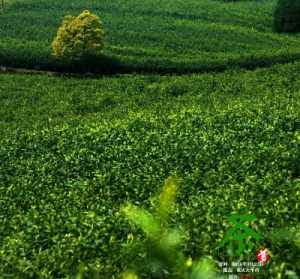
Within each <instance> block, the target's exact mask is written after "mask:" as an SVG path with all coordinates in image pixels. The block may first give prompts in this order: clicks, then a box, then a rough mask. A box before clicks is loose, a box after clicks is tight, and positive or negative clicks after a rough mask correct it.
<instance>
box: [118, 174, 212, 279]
mask: <svg viewBox="0 0 300 279" xmlns="http://www.w3.org/2000/svg"><path fill="white" fill-rule="evenodd" d="M176 189H177V185H176V179H174V177H169V178H168V179H166V181H165V185H164V187H163V190H162V192H161V194H160V196H159V198H158V201H159V202H158V204H157V205H156V207H155V209H156V210H155V212H154V213H153V214H151V213H149V212H147V211H146V210H144V209H141V208H138V207H136V206H133V205H131V204H128V205H126V206H125V207H124V208H123V209H122V211H123V212H124V213H125V215H126V217H127V218H128V219H129V220H130V221H131V222H132V223H134V224H135V225H137V226H138V227H140V228H141V229H142V230H143V232H144V233H145V234H146V239H145V240H144V241H143V243H142V245H141V246H140V247H141V250H140V251H138V255H140V254H144V255H145V256H144V257H143V259H142V262H141V261H140V260H137V257H138V255H132V259H133V268H134V269H135V270H136V271H137V274H140V275H141V276H142V275H143V274H148V276H151V278H173V279H175V278H176V279H215V278H216V273H215V267H214V264H213V262H212V261H211V260H209V259H203V260H201V261H199V262H193V260H192V259H191V258H186V257H185V256H184V254H183V252H182V249H181V246H182V244H183V240H184V233H183V231H182V230H180V229H178V228H173V227H172V226H170V224H169V222H168V216H169V215H170V214H171V213H172V210H173V209H174V206H175V196H176ZM177 226H178V224H177ZM127 249H128V248H127ZM129 249H130V248H129ZM129 254H131V253H130V252H129ZM128 274H129V275H128ZM133 274H135V273H130V272H129V273H128V272H126V273H125V278H126V279H127V278H128V279H129V278H134V276H137V275H133Z"/></svg>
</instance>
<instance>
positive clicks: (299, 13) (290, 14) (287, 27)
mask: <svg viewBox="0 0 300 279" xmlns="http://www.w3.org/2000/svg"><path fill="white" fill-rule="evenodd" d="M274 29H275V31H277V32H291V33H296V32H300V0H278V3H277V6H276V9H275V12H274Z"/></svg>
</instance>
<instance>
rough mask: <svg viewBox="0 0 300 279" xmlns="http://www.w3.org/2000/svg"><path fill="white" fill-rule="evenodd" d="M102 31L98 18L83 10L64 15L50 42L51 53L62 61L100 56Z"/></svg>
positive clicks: (85, 59) (90, 58)
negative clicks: (78, 13) (78, 12)
mask: <svg viewBox="0 0 300 279" xmlns="http://www.w3.org/2000/svg"><path fill="white" fill-rule="evenodd" d="M103 38H104V31H103V29H102V24H101V21H100V19H99V18H98V17H97V16H96V15H94V14H92V13H91V12H89V11H87V10H85V11H83V12H82V13H81V14H80V15H79V16H77V17H75V16H66V17H65V19H64V21H63V23H62V25H61V27H60V28H59V29H58V32H57V35H56V37H55V39H54V41H53V43H52V49H53V55H54V57H55V58H57V59H59V60H63V61H64V62H87V61H89V60H90V61H91V60H92V59H95V58H98V57H100V56H101V52H102V49H103V46H104V43H103Z"/></svg>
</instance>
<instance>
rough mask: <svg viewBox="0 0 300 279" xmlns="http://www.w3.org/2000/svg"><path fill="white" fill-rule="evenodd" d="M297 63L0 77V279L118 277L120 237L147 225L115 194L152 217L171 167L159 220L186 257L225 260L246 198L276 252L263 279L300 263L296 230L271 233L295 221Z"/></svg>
mask: <svg viewBox="0 0 300 279" xmlns="http://www.w3.org/2000/svg"><path fill="white" fill-rule="evenodd" d="M97 2H99V1H97ZM63 3H65V2H63ZM168 3H170V2H169V1H168ZM299 72H300V63H294V64H288V65H277V66H274V67H271V68H266V69H259V70H255V71H240V70H236V71H229V72H224V73H219V74H217V73H209V74H203V75H182V76H174V75H173V76H157V75H124V76H118V77H101V78H98V79H95V78H74V77H73V78H68V77H63V78H62V77H60V78H58V77H51V76H43V75H14V74H5V75H0V98H1V108H0V131H1V133H0V134H1V137H0V181H1V183H0V197H1V198H0V204H1V206H0V217H1V219H0V220H1V226H0V274H1V275H0V277H1V276H2V277H3V278H9V277H12V278H22V279H23V278H72V275H73V274H77V272H79V271H80V270H83V272H84V275H83V276H82V278H91V279H94V278H97V279H98V278H105V279H106V278H113V276H116V275H120V274H121V272H122V271H124V270H126V267H130V263H132V262H133V258H132V254H127V255H126V253H125V252H126V249H124V250H123V248H124V243H126V242H128V243H133V245H135V246H136V251H137V253H138V251H143V249H144V246H143V245H141V246H139V245H138V244H139V243H142V244H143V241H145V240H146V239H147V238H148V234H147V233H145V232H143V231H142V230H141V229H140V226H136V225H131V224H130V223H129V222H128V220H126V219H125V218H124V216H123V215H121V214H120V206H119V205H122V204H124V203H125V202H126V201H128V202H129V203H130V204H132V205H134V206H136V207H135V208H137V209H138V210H139V209H141V208H144V209H147V210H145V211H147V212H148V213H149V214H151V215H152V218H151V217H150V218H149V220H153V219H154V220H157V218H156V214H157V211H158V208H159V203H154V202H152V197H156V199H155V201H158V200H160V199H161V198H160V197H157V193H158V191H159V189H160V185H162V184H163V180H164V178H166V177H168V176H170V175H172V174H176V175H178V177H180V178H181V179H182V181H181V182H180V191H176V204H175V203H174V202H171V205H172V207H173V209H172V211H171V212H168V214H166V216H167V217H166V220H167V222H166V225H165V228H168V229H170V232H171V229H172V228H174V229H175V231H176V230H179V232H186V233H188V235H187V234H185V233H183V234H182V233H181V234H180V233H179V234H171V236H172V237H170V238H167V240H168V241H166V242H168V243H169V242H171V243H179V248H178V250H179V251H182V253H183V254H184V255H185V256H186V257H189V260H188V262H187V263H186V264H187V265H188V266H190V265H191V263H193V262H194V261H193V260H191V259H199V258H201V257H202V256H203V255H210V256H212V257H213V259H214V260H219V261H224V260H228V258H226V257H227V254H225V253H224V254H225V255H220V253H219V250H218V248H219V243H220V241H221V240H222V239H223V238H224V235H225V233H226V231H227V230H228V229H229V228H230V227H229V224H228V222H227V217H228V216H229V215H230V214H232V213H233V212H237V211H238V210H246V211H247V212H249V213H253V214H254V215H255V216H256V217H257V222H256V223H255V227H252V228H253V229H254V230H255V231H256V232H258V233H260V234H261V235H262V237H263V238H264V241H265V243H262V245H265V246H266V248H268V249H269V250H270V251H271V253H272V255H273V256H272V260H271V263H270V272H269V273H268V274H266V276H265V277H264V278H263V279H270V278H280V276H281V278H285V272H286V271H289V273H290V274H292V272H294V273H296V274H300V259H299V254H300V250H299V249H300V248H299V245H298V243H299V241H298V240H297V239H299V237H297V238H295V240H293V241H286V240H284V239H282V240H280V239H274V240H273V238H271V236H270V233H271V232H272V231H276V230H277V229H278V228H286V227H288V228H295V229H296V228H298V230H299V208H300V168H299V160H300V121H299V119H300V79H299ZM174 81H178V83H180V84H182V86H183V87H185V86H186V87H187V88H188V91H186V92H185V93H184V94H182V95H180V96H176V97H175V96H173V97H171V95H170V94H169V93H168V92H166V91H165V90H164V88H166V85H167V84H172V82H174ZM156 89H157V90H156ZM160 89H162V90H160ZM172 188H173V187H171V189H172ZM166 192H168V191H166ZM171 192H172V191H171ZM161 196H162V197H163V196H164V195H161ZM172 197H173V195H172ZM161 200H167V201H172V200H173V198H171V199H169V198H168V199H165V198H163V199H161ZM155 205H156V206H155ZM148 209H149V210H148ZM145 211H144V212H145ZM146 216H148V217H149V216H150V215H146ZM179 225H180V227H178V226H179ZM181 227H182V228H185V230H182V229H180V228H181ZM295 229H294V230H292V231H291V233H293V234H294V231H295ZM181 235H183V236H184V239H182V238H180V237H178V236H181ZM178 241H179V242H178ZM176 251H177V250H176ZM123 253H125V255H124V254H123ZM143 256H144V254H143V253H141V254H140V255H139V258H140V259H141V260H142V259H143ZM253 257H255V255H253ZM185 259H186V258H185ZM244 260H248V259H247V258H244ZM249 260H251V261H252V260H255V258H254V259H253V258H251V259H249ZM94 274H95V275H97V274H99V276H98V277H96V276H95V277H93V275H94ZM150 274H151V273H150ZM147 275H148V274H145V275H143V276H140V277H141V279H142V278H143V279H144V278H145V279H149V278H150V276H147ZM259 279H261V278H259Z"/></svg>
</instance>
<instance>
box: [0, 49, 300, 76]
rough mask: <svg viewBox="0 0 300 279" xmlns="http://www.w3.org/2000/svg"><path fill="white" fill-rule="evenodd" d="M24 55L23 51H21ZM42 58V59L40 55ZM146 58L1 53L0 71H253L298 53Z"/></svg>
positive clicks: (89, 73) (94, 73) (291, 59)
mask: <svg viewBox="0 0 300 279" xmlns="http://www.w3.org/2000/svg"><path fill="white" fill-rule="evenodd" d="M23 54H24V53H23ZM42 57H43V58H42ZM161 60H162V58H160V60H159V61H158V60H157V59H154V58H151V57H148V58H145V59H143V61H141V62H136V61H122V60H119V59H118V58H116V57H113V56H108V55H103V56H102V57H100V58H98V59H89V60H86V61H85V62H83V63H79V62H78V63H73V64H63V63H59V62H58V61H55V60H54V59H53V58H51V57H50V56H48V57H47V56H46V57H45V56H43V54H42V55H41V60H38V59H34V60H30V59H28V56H26V55H18V56H17V57H13V56H10V55H4V54H2V53H1V52H0V73H1V72H2V73H25V74H26V73H27V74H50V75H76V77H82V78H85V77H89V78H90V77H93V76H95V77H99V75H118V74H158V75H172V74H175V75H185V74H201V73H209V72H223V71H226V70H230V69H240V70H242V69H244V70H254V69H257V68H266V67H271V66H273V65H276V64H286V63H293V62H296V61H298V60H300V53H293V54H291V53H277V54H273V55H271V56H265V55H261V56H256V57H252V56H248V57H247V56H245V57H243V58H230V59H228V60H227V61H222V62H220V61H213V60H212V61H206V62H203V61H194V62H193V63H191V64H190V63H184V62H174V61H172V60H169V59H167V58H165V59H164V60H163V62H162V61H161Z"/></svg>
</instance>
